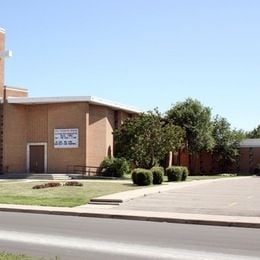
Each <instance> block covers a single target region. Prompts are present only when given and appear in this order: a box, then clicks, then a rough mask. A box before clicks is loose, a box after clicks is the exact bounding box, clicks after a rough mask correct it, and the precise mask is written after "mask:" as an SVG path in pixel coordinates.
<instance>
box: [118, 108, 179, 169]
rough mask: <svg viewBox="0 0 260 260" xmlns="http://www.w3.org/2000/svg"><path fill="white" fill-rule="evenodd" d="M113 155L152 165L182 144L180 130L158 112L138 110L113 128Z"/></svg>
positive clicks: (145, 165)
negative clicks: (134, 115)
mask: <svg viewBox="0 0 260 260" xmlns="http://www.w3.org/2000/svg"><path fill="white" fill-rule="evenodd" d="M114 142H115V155H116V156H117V157H124V158H126V159H128V160H130V161H132V162H133V163H134V164H135V166H137V167H142V168H148V169H149V168H151V167H153V166H154V165H156V163H158V162H159V160H162V159H164V157H165V156H166V155H167V154H168V153H169V152H170V151H174V150H177V149H179V148H180V147H181V146H182V145H183V130H182V129H181V128H180V127H178V126H175V125H173V124H169V123H168V122H166V121H165V120H163V119H162V117H161V115H160V113H159V112H158V111H157V110H155V111H154V112H151V111H150V112H148V113H141V114H139V115H138V116H136V117H134V118H131V119H127V120H126V121H125V122H124V124H123V125H122V126H121V127H120V128H119V129H117V130H115V131H114Z"/></svg>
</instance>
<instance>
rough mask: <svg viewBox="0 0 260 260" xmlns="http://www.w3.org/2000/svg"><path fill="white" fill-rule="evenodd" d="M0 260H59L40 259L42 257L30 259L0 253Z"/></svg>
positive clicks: (29, 257)
mask: <svg viewBox="0 0 260 260" xmlns="http://www.w3.org/2000/svg"><path fill="white" fill-rule="evenodd" d="M0 260H59V258H58V257H54V258H48V259H47V258H42V257H31V256H27V255H24V254H13V253H7V252H0Z"/></svg>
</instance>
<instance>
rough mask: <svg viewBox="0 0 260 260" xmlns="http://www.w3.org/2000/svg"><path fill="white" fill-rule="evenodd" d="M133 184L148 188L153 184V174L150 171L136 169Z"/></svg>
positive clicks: (133, 174) (133, 173)
mask: <svg viewBox="0 0 260 260" xmlns="http://www.w3.org/2000/svg"><path fill="white" fill-rule="evenodd" d="M132 180H133V183H134V184H136V185H138V186H147V185H151V184H152V183H153V174H152V172H151V171H150V170H146V169H142V168H136V169H134V170H133V172H132Z"/></svg>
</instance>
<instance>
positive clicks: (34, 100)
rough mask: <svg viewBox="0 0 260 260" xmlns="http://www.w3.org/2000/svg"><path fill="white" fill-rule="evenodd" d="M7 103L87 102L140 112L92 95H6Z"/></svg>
mask: <svg viewBox="0 0 260 260" xmlns="http://www.w3.org/2000/svg"><path fill="white" fill-rule="evenodd" d="M7 100H8V103H10V104H21V105H37V104H51V103H72V102H88V103H90V104H94V105H101V106H106V107H111V108H114V109H120V110H123V111H127V112H131V113H141V112H142V111H141V110H140V109H137V108H134V107H130V106H126V105H123V104H120V103H117V102H113V101H110V100H106V99H102V98H98V97H94V96H67V97H8V99H7Z"/></svg>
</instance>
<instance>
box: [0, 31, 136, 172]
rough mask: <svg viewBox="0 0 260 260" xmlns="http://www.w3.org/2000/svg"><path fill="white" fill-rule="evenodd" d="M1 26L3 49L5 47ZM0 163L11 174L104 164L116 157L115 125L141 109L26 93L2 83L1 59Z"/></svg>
mask: <svg viewBox="0 0 260 260" xmlns="http://www.w3.org/2000/svg"><path fill="white" fill-rule="evenodd" d="M4 43H5V31H4V30H3V29H0V53H1V51H4V50H5V46H4V45H5V44H4ZM0 98H1V106H0V119H1V122H0V131H1V135H0V167H1V172H2V173H7V172H16V173H18V172H28V173H37V172H38V173H42V172H66V171H67V167H68V166H70V165H79V166H85V165H89V166H97V167H98V166H100V163H101V162H102V160H103V159H104V158H105V157H106V156H110V155H113V135H112V132H113V130H114V129H115V128H117V127H118V126H120V124H122V122H123V121H124V120H125V119H126V118H128V117H132V116H133V115H135V114H137V113H138V112H140V111H138V110H137V109H134V108H131V107H127V106H124V105H120V104H117V103H114V102H111V101H108V100H104V99H100V98H96V97H91V96H83V97H82V96H81V97H50V98H31V97H28V91H27V90H26V89H21V88H15V87H7V86H4V58H3V57H2V58H0Z"/></svg>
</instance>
